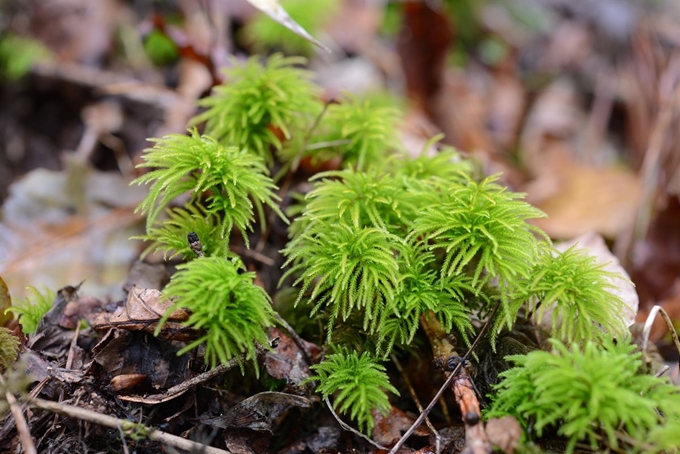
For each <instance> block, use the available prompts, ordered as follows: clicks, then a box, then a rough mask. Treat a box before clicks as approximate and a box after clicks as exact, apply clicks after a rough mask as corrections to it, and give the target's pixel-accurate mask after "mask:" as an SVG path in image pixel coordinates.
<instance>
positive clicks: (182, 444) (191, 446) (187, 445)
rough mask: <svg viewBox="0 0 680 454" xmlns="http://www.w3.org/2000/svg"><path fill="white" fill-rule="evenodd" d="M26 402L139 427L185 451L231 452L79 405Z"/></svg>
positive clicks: (101, 422)
mask: <svg viewBox="0 0 680 454" xmlns="http://www.w3.org/2000/svg"><path fill="white" fill-rule="evenodd" d="M28 403H29V405H30V406H31V407H34V408H39V409H41V410H47V411H51V412H53V413H58V414H60V415H64V416H68V417H69V418H76V419H80V420H83V421H89V422H92V423H95V424H99V425H101V426H104V427H109V428H111V429H116V428H118V427H120V428H122V429H139V430H141V431H142V432H144V434H145V435H146V437H147V438H148V439H149V440H151V441H158V442H160V443H163V444H166V445H168V446H172V447H173V448H177V449H183V450H185V451H190V452H202V453H205V454H228V453H230V452H231V451H227V450H224V449H219V448H214V447H212V446H207V445H204V444H201V443H197V442H195V441H191V440H187V439H186V438H182V437H178V436H177V435H172V434H169V433H167V432H163V431H160V430H158V429H154V428H151V427H146V426H143V425H141V424H137V423H134V422H132V421H128V420H125V419H119V418H114V417H113V416H109V415H104V414H101V413H97V412H95V411H92V410H87V409H85V408H81V407H76V406H74V405H66V404H62V403H59V402H52V401H49V400H44V399H37V398H34V399H30V400H29V401H28Z"/></svg>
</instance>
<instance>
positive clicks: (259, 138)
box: [192, 55, 323, 165]
mask: <svg viewBox="0 0 680 454" xmlns="http://www.w3.org/2000/svg"><path fill="white" fill-rule="evenodd" d="M303 63H304V59H302V58H293V57H290V58H284V57H282V56H281V55H273V56H271V57H270V58H269V59H268V60H267V62H266V63H264V64H263V63H260V62H259V61H258V60H257V58H256V57H253V58H251V59H249V60H248V61H247V62H245V63H244V64H240V63H234V66H233V67H231V68H229V69H228V70H227V71H225V76H226V81H225V83H224V84H222V85H219V86H217V87H215V88H214V89H213V93H212V95H211V96H209V97H207V98H205V99H203V100H202V101H200V105H201V106H203V107H206V108H207V110H206V111H205V112H203V113H202V114H200V115H198V116H197V117H195V118H194V119H193V120H192V123H193V124H197V123H201V122H205V123H206V124H205V131H204V132H205V134H207V135H209V136H211V137H214V138H215V139H217V140H218V141H219V142H220V143H224V144H227V145H230V146H236V147H239V148H243V149H245V150H248V151H250V152H252V153H254V154H256V155H258V156H260V157H261V158H262V159H263V161H264V162H265V163H266V164H268V165H270V164H272V163H273V159H274V158H273V155H272V153H271V149H272V148H274V149H276V150H280V149H281V148H282V147H283V143H284V141H286V140H289V139H291V137H293V136H294V135H296V134H303V133H304V131H306V130H307V129H308V128H310V127H311V125H312V124H313V121H314V119H315V118H316V117H317V116H318V114H319V113H320V112H321V110H322V108H323V106H322V103H321V101H320V99H319V89H318V87H317V86H316V85H314V84H312V83H311V82H310V79H311V76H312V75H311V73H310V72H308V71H305V70H303V69H301V68H299V67H297V65H301V64H303Z"/></svg>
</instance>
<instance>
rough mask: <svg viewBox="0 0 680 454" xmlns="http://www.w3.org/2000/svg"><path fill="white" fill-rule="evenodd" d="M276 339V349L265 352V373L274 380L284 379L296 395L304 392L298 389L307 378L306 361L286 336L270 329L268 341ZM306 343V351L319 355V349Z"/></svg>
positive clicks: (307, 365)
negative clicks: (291, 386)
mask: <svg viewBox="0 0 680 454" xmlns="http://www.w3.org/2000/svg"><path fill="white" fill-rule="evenodd" d="M274 338H278V341H277V343H276V347H274V348H273V349H272V350H271V351H269V352H267V355H266V356H265V367H266V368H267V373H269V375H271V376H272V377H274V378H277V379H284V380H286V381H287V382H288V383H289V384H292V385H293V390H292V391H294V392H296V393H299V392H304V391H303V390H301V389H300V387H299V386H300V383H301V382H302V381H303V380H305V379H307V378H309V376H310V370H309V364H308V363H307V359H306V358H305V355H304V353H303V352H302V350H300V347H298V345H297V344H296V343H295V342H294V341H293V339H291V338H290V337H288V336H287V335H285V334H284V333H283V332H282V331H281V330H279V329H278V328H271V329H270V330H269V339H270V340H271V339H274ZM303 342H305V343H306V345H307V349H308V350H309V351H310V352H311V354H312V355H315V354H316V355H318V354H320V353H321V349H320V348H319V347H318V346H317V345H316V344H313V343H311V342H307V341H305V340H303Z"/></svg>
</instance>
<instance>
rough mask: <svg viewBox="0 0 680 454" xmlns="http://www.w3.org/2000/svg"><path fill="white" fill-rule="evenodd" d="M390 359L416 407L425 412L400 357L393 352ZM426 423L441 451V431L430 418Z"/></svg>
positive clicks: (437, 447)
mask: <svg viewBox="0 0 680 454" xmlns="http://www.w3.org/2000/svg"><path fill="white" fill-rule="evenodd" d="M390 359H392V362H393V363H394V365H395V366H396V368H397V370H398V371H399V373H400V374H401V377H402V378H403V379H404V384H405V385H406V388H407V389H408V393H409V394H410V395H411V399H413V401H414V402H415V403H416V407H418V411H419V412H421V413H422V412H423V404H421V403H420V399H419V398H418V394H416V390H415V389H413V386H412V385H411V380H409V379H408V375H406V373H405V372H404V368H403V367H401V363H400V362H399V359H398V358H397V356H396V355H395V354H394V353H392V354H391V355H390ZM425 424H427V427H428V428H429V429H430V432H432V435H434V439H435V445H436V448H435V449H436V451H437V453H439V450H440V444H441V438H440V436H439V432H437V429H435V428H434V426H433V425H432V423H431V422H430V418H425Z"/></svg>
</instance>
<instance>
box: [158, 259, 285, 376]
mask: <svg viewBox="0 0 680 454" xmlns="http://www.w3.org/2000/svg"><path fill="white" fill-rule="evenodd" d="M177 269H178V272H177V273H175V274H174V275H173V276H172V278H171V280H170V283H169V284H168V285H167V286H166V287H165V289H163V295H164V296H165V297H168V298H176V299H175V303H174V304H173V305H172V306H171V307H170V308H169V309H168V310H167V311H166V312H165V314H164V316H163V318H162V319H161V322H160V323H159V326H158V328H157V329H156V333H158V332H160V330H161V328H162V326H163V324H164V323H165V321H167V319H168V318H169V316H170V314H172V313H173V312H174V311H175V310H176V309H179V308H186V309H189V310H190V311H191V316H190V317H189V319H188V320H187V321H186V322H185V323H184V324H185V326H188V327H192V328H195V329H197V330H202V331H203V334H202V335H201V336H200V337H199V338H198V339H196V340H194V341H193V342H191V343H189V344H187V345H186V346H185V347H184V348H182V349H181V350H180V351H179V352H178V354H183V353H185V352H187V351H189V350H191V349H193V348H195V347H198V346H199V345H201V344H205V358H206V362H207V363H208V364H210V365H211V366H212V367H215V366H216V365H217V364H220V363H221V364H225V363H227V362H228V361H229V360H230V359H232V358H238V357H239V355H240V354H241V353H243V352H246V353H247V355H246V359H250V360H252V361H253V362H254V363H255V364H256V365H257V355H256V347H255V343H256V342H259V343H260V344H264V345H267V343H268V339H267V328H268V327H269V326H271V325H272V323H273V310H272V308H271V301H270V299H269V295H267V293H266V292H265V291H264V289H262V287H259V286H257V285H255V284H254V283H253V281H254V279H255V273H250V272H242V271H243V270H242V264H241V263H240V260H238V259H234V260H227V259H224V258H222V257H204V258H201V259H198V260H194V261H192V262H189V263H186V264H182V265H179V266H178V267H177Z"/></svg>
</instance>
